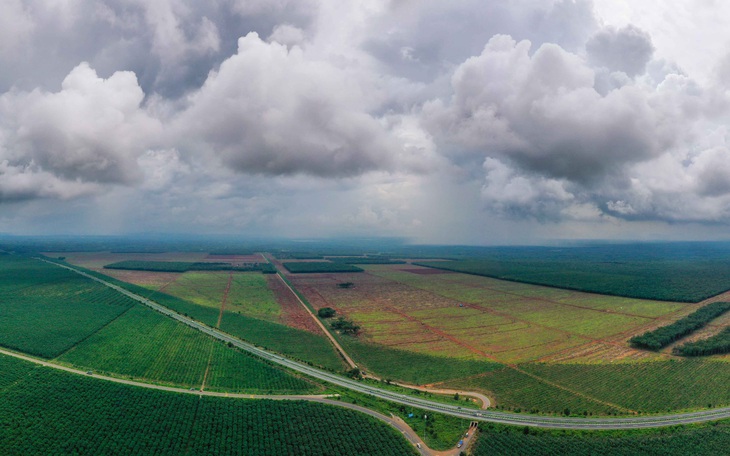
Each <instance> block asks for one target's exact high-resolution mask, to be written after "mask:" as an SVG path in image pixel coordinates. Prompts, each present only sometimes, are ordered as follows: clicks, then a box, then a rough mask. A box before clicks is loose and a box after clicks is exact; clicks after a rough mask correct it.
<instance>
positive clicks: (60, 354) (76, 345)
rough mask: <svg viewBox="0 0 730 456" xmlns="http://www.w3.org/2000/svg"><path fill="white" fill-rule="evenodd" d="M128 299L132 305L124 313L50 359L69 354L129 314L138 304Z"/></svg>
mask: <svg viewBox="0 0 730 456" xmlns="http://www.w3.org/2000/svg"><path fill="white" fill-rule="evenodd" d="M129 299H130V300H131V301H132V305H131V306H129V307H127V308H126V309H124V311H123V312H122V313H120V314H119V315H117V316H116V317H114V318H112V319H111V320H109V321H108V322H106V323H104V325H102V326H100V327H99V328H98V329H97V330H96V331H94V332H92V333H91V334H88V335H86V336H85V337H84V338H82V339H80V340H78V341H77V342H76V343H75V344H73V345H72V346H70V347H68V349H66V350H64V351H63V352H62V353H59V354H58V356H54V357H53V358H51V359H58V358H60V357H61V356H63V355H65V354H66V353H68V352H70V351H71V350H73V349H75V348H76V347H78V346H79V345H80V344H81V343H83V342H84V341H86V340H87V339H88V338H90V337H91V336H93V335H94V334H97V333H98V332H99V331H101V330H102V329H104V328H106V327H107V326H109V325H111V324H112V323H114V322H115V321H117V320H118V319H119V318H121V317H122V316H124V315H125V314H126V313H127V312H129V311H130V310H132V309H133V308H135V307H137V306H138V305H139V303H138V302H135V301H134V300H133V299H132V298H129Z"/></svg>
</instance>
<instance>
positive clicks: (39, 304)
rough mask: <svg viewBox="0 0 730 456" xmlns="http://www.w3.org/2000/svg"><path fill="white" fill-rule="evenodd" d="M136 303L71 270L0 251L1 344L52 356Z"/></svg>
mask: <svg viewBox="0 0 730 456" xmlns="http://www.w3.org/2000/svg"><path fill="white" fill-rule="evenodd" d="M133 305H134V301H132V300H131V299H129V298H127V297H126V296H123V295H120V294H119V293H117V292H114V291H112V290H110V289H108V288H107V287H104V286H103V285H100V284H98V283H96V282H94V281H92V280H89V279H86V278H84V277H81V276H79V275H78V274H74V273H73V272H70V271H67V270H65V269H62V268H59V267H57V266H53V265H50V264H47V263H44V262H41V261H38V260H33V259H30V258H23V257H14V256H10V255H0V345H3V346H5V347H8V348H12V349H15V350H20V351H24V352H27V353H30V354H33V355H37V356H41V357H45V358H53V357H55V356H58V355H59V354H60V353H63V352H64V351H66V350H68V349H69V348H71V347H73V346H74V345H75V344H77V343H78V342H79V341H81V340H83V339H84V338H86V337H88V336H89V335H91V334H93V333H94V332H95V331H97V330H98V329H100V328H102V327H104V326H105V325H107V324H108V323H109V322H111V321H113V320H114V319H115V318H117V317H119V316H120V315H121V314H123V313H124V312H125V311H127V310H128V309H129V308H130V307H132V306H133Z"/></svg>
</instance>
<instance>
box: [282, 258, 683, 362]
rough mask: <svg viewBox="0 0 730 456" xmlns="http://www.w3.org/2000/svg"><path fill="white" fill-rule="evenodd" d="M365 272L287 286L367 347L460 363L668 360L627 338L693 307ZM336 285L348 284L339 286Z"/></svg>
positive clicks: (384, 270) (414, 271) (486, 281)
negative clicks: (329, 312) (350, 325)
mask: <svg viewBox="0 0 730 456" xmlns="http://www.w3.org/2000/svg"><path fill="white" fill-rule="evenodd" d="M364 269H366V273H364V274H363V273H361V274H349V275H348V274H311V275H307V276H296V277H294V276H290V280H292V282H293V283H294V285H295V286H296V288H297V289H298V290H299V291H300V292H301V293H303V294H304V295H305V296H306V298H307V299H308V300H309V302H310V303H311V304H312V306H313V307H314V308H315V309H319V308H322V307H332V308H334V309H335V310H337V311H338V313H339V314H340V315H344V316H346V317H348V318H350V319H352V320H353V321H355V322H356V323H357V324H359V325H360V326H361V327H362V333H361V335H360V336H359V337H360V338H361V340H363V341H364V342H369V343H375V344H380V345H384V346H387V347H392V348H397V349H400V350H407V351H413V352H418V353H425V354H432V355H441V356H449V357H456V358H463V359H489V360H496V361H499V362H503V363H507V364H516V363H523V362H531V361H538V360H539V361H548V362H571V363H573V362H582V363H602V362H635V361H644V360H650V359H656V358H664V357H667V356H668V355H665V354H654V353H647V352H645V351H641V350H635V349H633V348H631V347H630V346H629V345H628V343H627V341H628V339H629V338H630V337H631V336H633V335H635V334H637V333H641V332H643V331H646V330H648V329H651V328H652V327H655V326H662V325H664V324H667V323H668V322H670V321H673V320H675V319H676V318H678V317H679V316H683V315H686V314H688V313H691V312H692V311H693V310H694V307H695V305H685V304H677V303H666V302H655V301H645V300H636V299H627V298H620V297H611V296H602V295H594V294H589V293H580V292H574V291H569V290H558V289H554V288H548V287H539V286H533V285H526V284H520V283H515V282H504V281H500V280H496V279H490V278H486V277H477V276H468V275H465V274H459V273H447V274H443V273H436V274H434V273H432V272H430V271H434V270H433V269H428V268H420V267H416V266H414V265H411V264H401V265H364ZM426 271H429V272H426ZM439 272H440V271H439ZM342 282H353V283H354V284H355V286H354V287H352V288H348V289H342V288H338V287H337V284H338V283H342Z"/></svg>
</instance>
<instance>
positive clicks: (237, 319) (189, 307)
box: [87, 271, 344, 371]
mask: <svg viewBox="0 0 730 456" xmlns="http://www.w3.org/2000/svg"><path fill="white" fill-rule="evenodd" d="M87 272H89V271H87ZM89 273H90V274H96V275H97V276H99V277H102V278H104V280H108V281H109V282H112V283H115V284H117V285H119V286H121V287H124V288H126V289H128V290H130V291H132V292H134V293H138V294H140V295H142V296H145V297H147V298H149V299H152V300H154V301H155V302H157V303H159V304H161V305H163V306H165V307H168V308H170V309H172V310H175V311H176V312H179V313H181V314H184V315H187V316H189V317H191V318H194V319H196V320H198V321H201V322H203V323H205V324H207V325H208V326H215V325H216V323H217V321H218V316H219V313H220V311H219V309H216V308H213V307H210V306H202V305H197V304H195V303H192V302H190V301H186V300H184V299H180V298H177V297H175V296H171V295H168V294H166V293H161V292H155V291H151V290H148V289H146V288H143V287H140V286H137V285H133V284H129V283H126V282H122V281H119V280H115V279H113V278H110V277H106V276H104V275H103V274H98V273H94V272H89ZM221 329H222V330H223V331H226V332H228V333H230V334H232V335H234V336H237V337H240V338H241V339H243V340H246V341H248V342H251V343H253V344H256V345H259V346H261V347H265V348H268V349H270V350H274V351H277V352H279V353H283V354H285V355H289V356H292V357H294V358H297V359H300V360H302V361H305V362H311V363H312V364H315V365H318V366H322V367H325V368H327V369H331V370H336V371H339V370H342V368H343V367H344V364H343V362H342V360H341V359H340V357H339V355H338V354H337V353H336V352H335V350H334V348H333V347H332V345H331V344H330V342H329V341H328V340H327V339H326V338H325V337H324V336H319V335H316V334H312V333H310V332H308V331H303V330H300V329H296V328H291V327H288V326H285V325H282V324H278V323H273V322H270V321H266V320H261V319H258V318H252V317H248V316H246V315H243V314H240V313H238V312H237V311H226V312H225V313H224V315H223V319H222V321H221Z"/></svg>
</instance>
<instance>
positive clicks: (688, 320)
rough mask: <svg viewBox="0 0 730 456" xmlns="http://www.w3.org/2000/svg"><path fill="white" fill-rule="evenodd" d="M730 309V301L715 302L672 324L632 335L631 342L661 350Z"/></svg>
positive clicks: (635, 344)
mask: <svg viewBox="0 0 730 456" xmlns="http://www.w3.org/2000/svg"><path fill="white" fill-rule="evenodd" d="M728 310H730V302H713V303H712V304H708V305H706V306H704V307H702V308H700V309H698V310H696V311H695V312H692V313H691V314H689V315H687V316H686V317H684V318H682V319H680V320H677V321H675V322H674V323H672V324H671V325H667V326H662V327H661V328H657V329H655V330H653V331H649V332H646V333H644V334H642V335H640V336H635V337H632V338H631V339H630V340H629V342H630V343H631V345H633V346H634V347H638V348H647V349H649V350H659V349H660V348H662V347H666V346H667V345H669V344H671V343H672V342H674V341H676V340H679V339H681V338H682V337H684V336H686V335H688V334H691V333H693V332H694V331H697V330H698V329H700V328H702V327H703V326H705V325H706V324H707V323H709V322H711V321H712V320H714V319H715V318H717V317H719V316H720V315H722V314H723V313H725V312H727V311H728Z"/></svg>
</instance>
